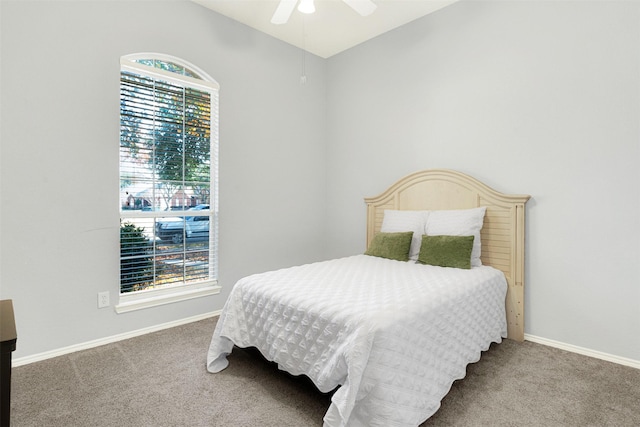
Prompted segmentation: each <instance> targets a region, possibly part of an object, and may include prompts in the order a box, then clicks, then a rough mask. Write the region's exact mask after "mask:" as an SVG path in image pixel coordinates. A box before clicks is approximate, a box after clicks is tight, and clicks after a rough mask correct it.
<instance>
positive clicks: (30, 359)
mask: <svg viewBox="0 0 640 427" xmlns="http://www.w3.org/2000/svg"><path fill="white" fill-rule="evenodd" d="M221 312H222V310H217V311H212V312H209V313H204V314H199V315H197V316H191V317H187V318H184V319H179V320H174V321H173V322H167V323H162V324H160V325H154V326H149V327H147V328H142V329H137V330H135V331H131V332H125V333H122V334H118V335H112V336H110V337H105V338H100V339H97V340H93V341H87V342H84V343H80V344H75V345H71V346H68V347H63V348H58V349H55V350H50V351H45V352H44V353H38V354H34V355H31V356H25V357H18V358H15V359H13V360H12V363H11V365H12V366H13V367H16V366H22V365H28V364H29V363H34V362H40V361H42V360H46V359H51V358H52V357H58V356H63V355H65V354H70V353H74V352H76V351H80V350H88V349H90V348H94V347H99V346H101V345H105V344H111V343H114V342H117V341H122V340H126V339H129V338H134V337H138V336H140V335H145V334H149V333H151V332H157V331H161V330H163V329H169V328H173V327H175V326H180V325H186V324H187V323H191V322H197V321H199V320H204V319H209V318H211V317H215V316H218V315H219V314H220V313H221ZM211 334H212V335H213V330H212V331H211Z"/></svg>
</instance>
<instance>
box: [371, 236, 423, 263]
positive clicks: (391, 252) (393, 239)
mask: <svg viewBox="0 0 640 427" xmlns="http://www.w3.org/2000/svg"><path fill="white" fill-rule="evenodd" d="M412 237H413V231H404V232H401V233H378V234H376V236H375V237H374V238H373V241H372V242H371V244H370V245H369V249H367V251H366V252H365V253H364V254H365V255H371V256H377V257H382V258H388V259H395V260H397V261H409V248H410V247H411V238H412Z"/></svg>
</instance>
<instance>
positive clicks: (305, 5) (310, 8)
mask: <svg viewBox="0 0 640 427" xmlns="http://www.w3.org/2000/svg"><path fill="white" fill-rule="evenodd" d="M298 10H299V11H300V12H302V13H307V14H310V13H313V12H315V11H316V6H315V5H314V4H313V0H300V4H299V5H298Z"/></svg>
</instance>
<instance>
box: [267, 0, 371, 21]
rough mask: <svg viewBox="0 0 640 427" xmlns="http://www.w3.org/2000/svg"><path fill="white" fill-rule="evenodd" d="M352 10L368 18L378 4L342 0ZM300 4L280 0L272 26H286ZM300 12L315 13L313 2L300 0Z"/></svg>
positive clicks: (367, 0)
mask: <svg viewBox="0 0 640 427" xmlns="http://www.w3.org/2000/svg"><path fill="white" fill-rule="evenodd" d="M342 1H343V2H345V3H346V4H347V6H349V7H350V8H351V9H353V10H355V11H356V12H358V13H359V14H360V15H361V16H368V15H371V14H372V13H373V11H374V10H376V7H378V6H376V4H375V3H374V2H373V1H372V0H342ZM296 4H298V0H280V3H279V4H278V8H277V9H276V11H275V13H274V14H273V17H272V18H271V23H272V24H286V23H287V21H288V20H289V17H290V16H291V13H293V9H294V8H295V7H296ZM298 10H299V11H300V12H302V13H313V12H315V10H316V9H315V6H314V5H313V0H300V5H299V6H298Z"/></svg>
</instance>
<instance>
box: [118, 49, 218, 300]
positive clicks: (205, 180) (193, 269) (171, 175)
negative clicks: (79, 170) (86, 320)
mask: <svg viewBox="0 0 640 427" xmlns="http://www.w3.org/2000/svg"><path fill="white" fill-rule="evenodd" d="M218 89H219V86H218V84H217V83H216V82H215V80H213V79H212V78H211V77H209V76H208V75H207V74H206V73H204V72H203V71H202V70H200V69H198V68H197V67H195V66H194V65H192V64H189V63H188V62H186V61H183V60H181V59H179V58H174V57H171V56H167V55H162V54H155V53H154V54H135V55H127V56H124V57H122V58H121V61H120V190H119V191H120V304H119V305H118V306H117V307H116V310H117V311H118V312H123V311H129V310H132V309H137V308H141V307H147V306H148V305H149V304H150V301H151V300H153V301H154V302H158V301H160V303H166V302H173V301H175V300H179V299H183V298H182V296H184V297H185V298H192V297H193V296H198V295H208V294H211V293H214V292H217V291H219V287H218V286H217V266H218V262H217V259H218V250H217V247H218V245H217V242H218V238H217V234H218V233H217V231H218V227H217V225H218V224H217V219H218V156H217V154H218ZM181 295H182V296H181ZM153 305H156V304H155V303H154V304H153Z"/></svg>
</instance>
